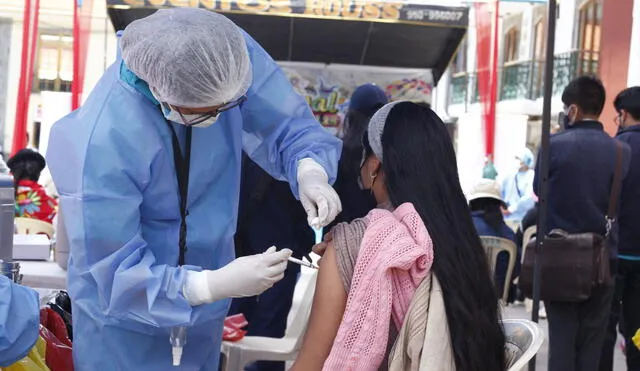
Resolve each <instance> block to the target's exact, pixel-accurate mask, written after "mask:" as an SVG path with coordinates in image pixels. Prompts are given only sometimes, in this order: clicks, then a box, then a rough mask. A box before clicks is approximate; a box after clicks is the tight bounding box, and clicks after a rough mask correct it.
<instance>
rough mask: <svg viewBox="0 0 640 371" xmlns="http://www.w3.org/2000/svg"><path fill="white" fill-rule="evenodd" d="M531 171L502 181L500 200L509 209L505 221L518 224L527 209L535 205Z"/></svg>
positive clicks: (532, 172) (512, 175) (510, 176)
mask: <svg viewBox="0 0 640 371" xmlns="http://www.w3.org/2000/svg"><path fill="white" fill-rule="evenodd" d="M534 176H535V172H534V171H533V170H527V171H518V172H516V173H515V174H511V175H509V176H507V177H506V178H504V179H503V181H502V198H503V199H504V202H505V203H506V204H507V206H508V208H509V212H511V214H510V215H508V216H506V217H505V220H507V221H513V222H520V221H521V220H522V218H524V216H525V214H526V213H527V211H529V209H531V208H532V207H533V206H534V205H535V199H534V192H533V178H534Z"/></svg>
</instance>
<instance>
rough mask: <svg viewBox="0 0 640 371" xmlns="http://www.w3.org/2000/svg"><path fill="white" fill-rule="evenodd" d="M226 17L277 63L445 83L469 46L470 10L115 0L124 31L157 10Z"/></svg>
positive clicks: (112, 7) (285, 0) (342, 1)
mask: <svg viewBox="0 0 640 371" xmlns="http://www.w3.org/2000/svg"><path fill="white" fill-rule="evenodd" d="M177 6H193V7H195V6H197V7H200V8H205V9H210V10H214V11H217V12H219V13H223V14H225V15H226V16H227V17H229V18H230V19H232V20H233V21H234V22H235V23H236V24H237V25H238V26H240V27H242V28H243V29H244V30H246V31H247V32H248V33H249V34H250V35H251V36H253V37H254V38H255V39H256V40H257V41H258V42H259V43H260V44H261V45H262V46H263V47H264V48H265V49H266V50H267V52H269V54H271V56H272V57H273V58H274V59H275V60H277V61H295V62H319V63H327V64H334V63H335V64H350V65H367V66H381V67H401V68H420V69H430V70H431V71H432V73H433V80H434V82H437V81H438V80H439V79H440V77H441V76H442V74H443V73H444V71H445V70H446V68H447V66H448V65H449V62H450V61H451V59H452V58H453V56H454V55H455V53H456V51H457V49H458V46H459V44H460V42H461V41H462V39H463V37H464V35H465V33H466V30H467V24H468V21H469V19H468V9H467V8H466V7H446V6H435V5H425V4H415V3H408V2H401V3H400V2H394V3H391V2H389V3H385V2H371V1H366V2H364V1H349V0H307V1H300V0H218V1H215V0H199V1H198V0H107V8H108V13H109V17H110V18H111V22H112V23H113V26H114V28H115V29H116V30H123V29H124V28H125V27H126V26H127V25H128V24H129V23H131V22H132V21H134V20H136V19H139V18H143V17H146V16H148V15H150V14H152V13H153V12H155V11H156V10H157V9H160V8H168V7H177Z"/></svg>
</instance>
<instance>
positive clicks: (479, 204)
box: [469, 179, 520, 302]
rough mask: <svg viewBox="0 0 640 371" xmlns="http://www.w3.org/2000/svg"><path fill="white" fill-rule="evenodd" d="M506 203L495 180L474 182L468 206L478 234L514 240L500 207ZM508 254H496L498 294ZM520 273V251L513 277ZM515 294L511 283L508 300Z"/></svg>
mask: <svg viewBox="0 0 640 371" xmlns="http://www.w3.org/2000/svg"><path fill="white" fill-rule="evenodd" d="M505 207H506V204H505V202H504V200H503V199H502V196H501V192H500V185H499V184H498V182H496V181H495V180H491V179H482V180H480V181H479V182H478V184H476V186H475V187H474V188H473V191H471V195H470V196H469V208H470V209H471V218H472V219H473V224H474V225H475V227H476V231H477V232H478V235H480V236H488V237H500V238H505V239H507V240H510V241H514V242H515V233H514V232H513V230H512V229H511V228H509V226H508V225H507V224H506V223H505V221H504V216H503V214H502V208H505ZM508 265H509V255H508V254H507V253H506V252H501V253H500V254H498V262H497V264H496V270H495V277H494V278H495V286H496V290H497V292H498V293H499V295H500V296H502V291H503V289H504V280H505V277H506V275H507V267H508ZM519 274H520V253H518V256H517V257H516V266H515V269H514V271H513V279H515V278H516V277H518V275H519ZM515 294H516V286H515V285H513V286H512V289H511V294H510V295H509V297H510V300H509V302H511V301H513V300H512V299H514V298H515Z"/></svg>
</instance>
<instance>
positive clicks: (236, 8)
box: [107, 0, 469, 27]
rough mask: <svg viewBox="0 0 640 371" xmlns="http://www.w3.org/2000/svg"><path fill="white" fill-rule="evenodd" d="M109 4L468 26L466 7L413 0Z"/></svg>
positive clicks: (133, 0) (112, 1)
mask: <svg viewBox="0 0 640 371" xmlns="http://www.w3.org/2000/svg"><path fill="white" fill-rule="evenodd" d="M107 6H108V7H112V8H122V7H156V8H159V7H199V8H205V9H209V10H215V11H219V12H222V13H224V12H241V13H256V14H271V15H283V16H300V17H310V18H331V19H357V20H368V21H375V20H379V21H390V22H394V21H406V22H416V23H429V24H441V25H444V26H460V27H467V25H468V23H469V18H468V13H467V8H466V7H447V6H437V5H427V4H416V3H410V2H404V1H402V2H400V1H395V2H394V1H390V2H376V1H362V0H360V1H357V0H356V1H354V0H307V1H299V0H108V1H107Z"/></svg>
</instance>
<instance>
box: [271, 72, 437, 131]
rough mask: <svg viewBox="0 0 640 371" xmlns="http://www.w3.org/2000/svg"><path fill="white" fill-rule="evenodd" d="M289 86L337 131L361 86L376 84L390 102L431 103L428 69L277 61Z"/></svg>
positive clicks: (318, 116) (328, 126)
mask: <svg viewBox="0 0 640 371" xmlns="http://www.w3.org/2000/svg"><path fill="white" fill-rule="evenodd" d="M279 64H280V66H281V67H282V69H283V71H284V72H285V74H286V75H287V76H288V77H289V81H290V82H291V85H293V87H294V89H295V90H296V91H297V92H298V94H300V95H302V96H303V97H305V99H306V100H307V103H308V104H309V106H310V107H311V109H312V110H313V113H314V114H315V115H316V118H317V119H318V121H319V122H320V123H321V124H322V125H323V126H324V127H325V128H327V129H328V130H329V131H331V132H332V133H334V134H337V133H339V132H340V129H341V124H342V118H343V116H344V113H345V111H346V109H347V107H348V105H349V98H350V97H351V93H352V92H353V91H354V90H355V89H356V88H357V87H358V86H360V85H363V84H368V83H372V84H376V85H378V86H379V87H380V88H382V89H383V90H384V91H385V92H386V94H387V97H389V98H390V99H391V100H410V101H414V102H422V103H431V95H432V92H433V88H434V87H433V78H432V74H431V71H430V70H420V69H404V68H384V67H367V66H347V65H334V64H332V65H325V64H321V63H300V62H280V63H279Z"/></svg>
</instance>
